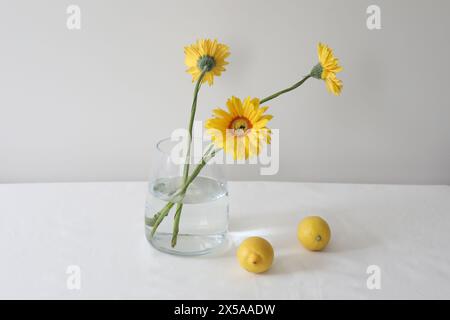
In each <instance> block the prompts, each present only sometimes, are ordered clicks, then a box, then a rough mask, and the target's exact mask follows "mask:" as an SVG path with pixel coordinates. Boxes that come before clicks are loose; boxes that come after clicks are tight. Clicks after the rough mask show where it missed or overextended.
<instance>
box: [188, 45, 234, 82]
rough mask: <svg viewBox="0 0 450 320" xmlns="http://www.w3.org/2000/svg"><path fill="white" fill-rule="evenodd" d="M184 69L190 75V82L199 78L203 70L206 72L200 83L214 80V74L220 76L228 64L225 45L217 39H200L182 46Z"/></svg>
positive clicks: (227, 53) (228, 52) (228, 53)
mask: <svg viewBox="0 0 450 320" xmlns="http://www.w3.org/2000/svg"><path fill="white" fill-rule="evenodd" d="M184 54H185V64H186V66H187V67H188V69H187V70H186V71H187V72H189V73H190V74H191V75H192V82H194V81H197V80H198V79H199V78H200V75H201V74H202V71H203V70H206V73H205V75H204V77H203V79H202V83H203V82H205V81H208V83H209V85H212V84H213V82H214V76H220V74H221V73H222V71H225V66H226V65H227V64H228V62H227V61H225V59H226V58H227V57H228V56H229V55H230V51H229V48H228V46H227V45H225V44H222V43H218V42H217V40H210V39H200V40H197V42H196V43H194V44H192V45H190V46H188V47H185V48H184Z"/></svg>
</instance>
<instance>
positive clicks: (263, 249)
mask: <svg viewBox="0 0 450 320" xmlns="http://www.w3.org/2000/svg"><path fill="white" fill-rule="evenodd" d="M237 258H238V260H239V264H240V265H241V267H242V268H244V269H245V270H247V271H249V272H254V273H261V272H264V271H267V270H269V269H270V266H271V265H272V262H273V248H272V245H271V244H270V243H269V241H267V240H266V239H263V238H260V237H250V238H247V239H245V240H244V241H243V242H242V243H241V245H240V246H239V248H238V250H237Z"/></svg>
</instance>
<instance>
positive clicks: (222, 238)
mask: <svg viewBox="0 0 450 320" xmlns="http://www.w3.org/2000/svg"><path fill="white" fill-rule="evenodd" d="M192 145H193V148H192V149H193V151H197V150H198V149H199V147H198V146H199V145H201V149H205V143H203V141H200V143H199V141H193V144H192ZM194 146H197V147H196V148H194ZM180 149H181V148H180V142H177V141H172V140H171V139H170V138H167V139H163V140H161V141H159V142H158V143H157V144H156V148H155V150H154V152H153V166H152V170H151V175H150V180H149V185H148V192H147V200H146V208H145V221H146V223H145V235H146V238H147V240H148V241H149V242H150V244H151V245H152V246H153V247H154V248H156V249H157V250H160V251H162V252H165V253H170V254H175V255H186V256H194V255H202V254H207V253H211V252H213V251H215V250H218V249H219V248H221V247H222V246H223V245H225V243H226V241H227V232H228V190H227V183H226V181H225V179H224V175H223V172H222V168H221V166H220V165H218V164H207V165H206V166H204V167H203V169H202V170H201V171H200V174H199V175H198V176H197V177H196V178H195V179H194V180H193V182H192V183H191V184H190V185H189V187H188V188H187V190H186V193H185V194H184V196H182V197H180V196H178V197H175V198H174V194H175V195H176V194H177V191H179V190H180V188H181V187H182V186H183V183H184V179H183V170H184V163H185V161H184V160H183V161H179V160H180V154H179V153H178V152H177V150H180ZM193 151H192V150H191V154H192V155H193V156H194V155H195V153H197V154H198V152H193ZM200 159H201V156H200ZM191 162H192V161H191ZM196 162H197V163H196ZM197 165H198V159H197V161H195V157H194V161H193V163H191V164H190V170H189V172H190V173H192V171H193V170H194V168H195V167H196V166H197ZM168 202H172V203H174V205H173V207H172V208H171V210H170V211H169V213H168V214H167V216H165V218H164V219H163V220H162V222H161V224H160V225H159V226H158V228H157V229H156V232H154V234H152V229H153V227H152V226H151V224H150V223H148V221H150V219H152V218H153V217H154V215H155V213H157V212H159V211H160V210H161V209H162V208H164V207H165V206H166V205H167V204H168ZM179 203H182V205H183V207H182V212H181V216H180V223H179V232H178V237H177V241H176V245H175V246H172V236H173V226H174V221H175V220H174V214H175V211H176V208H177V205H178V204H179Z"/></svg>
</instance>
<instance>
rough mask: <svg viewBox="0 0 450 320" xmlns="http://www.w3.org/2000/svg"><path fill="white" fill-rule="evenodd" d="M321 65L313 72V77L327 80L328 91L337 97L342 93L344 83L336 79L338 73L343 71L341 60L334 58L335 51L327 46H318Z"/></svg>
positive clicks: (320, 44)
mask: <svg viewBox="0 0 450 320" xmlns="http://www.w3.org/2000/svg"><path fill="white" fill-rule="evenodd" d="M317 55H318V56H319V63H318V64H317V65H316V66H315V67H314V68H313V70H312V71H311V76H312V77H314V78H316V79H322V80H325V83H326V86H327V89H328V90H329V91H330V92H332V93H333V94H335V95H339V94H340V93H341V91H342V87H343V85H342V81H341V80H339V79H337V78H336V73H338V72H340V71H342V70H343V69H342V67H341V66H340V65H339V60H338V59H337V58H336V57H335V56H334V54H333V50H332V49H331V48H330V47H328V46H327V45H325V44H322V43H319V45H318V46H317Z"/></svg>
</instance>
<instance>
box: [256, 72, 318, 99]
mask: <svg viewBox="0 0 450 320" xmlns="http://www.w3.org/2000/svg"><path fill="white" fill-rule="evenodd" d="M309 78H311V75H310V74H308V75H307V76H305V77H304V78H303V79H302V80H300V81H299V82H297V83H296V84H294V85H292V86H290V87H289V88H286V89H284V90H281V91H278V92H276V93H274V94H272V95H270V96H268V97H266V98H264V99H262V100H261V101H260V102H259V103H260V104H263V103H265V102H267V101H269V100H272V99H275V98H276V97H278V96H281V95H282V94H283V93H286V92H289V91H292V90H294V89H297V88H298V87H300V86H301V85H302V84H303V83H304V82H305V81H306V80H308V79H309Z"/></svg>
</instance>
